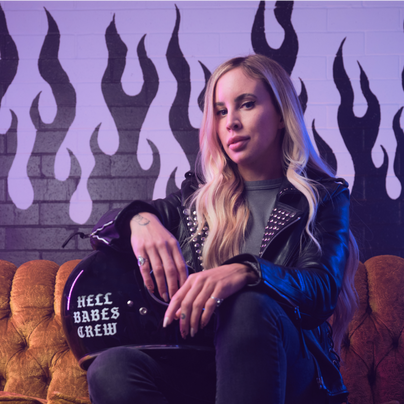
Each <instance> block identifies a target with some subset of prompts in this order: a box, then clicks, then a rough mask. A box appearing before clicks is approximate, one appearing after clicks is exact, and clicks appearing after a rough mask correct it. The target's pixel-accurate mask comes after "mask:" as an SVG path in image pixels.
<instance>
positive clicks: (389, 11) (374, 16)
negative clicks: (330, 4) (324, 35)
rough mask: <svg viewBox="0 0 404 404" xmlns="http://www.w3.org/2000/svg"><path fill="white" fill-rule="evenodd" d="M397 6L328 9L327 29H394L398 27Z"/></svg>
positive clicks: (398, 15)
mask: <svg viewBox="0 0 404 404" xmlns="http://www.w3.org/2000/svg"><path fill="white" fill-rule="evenodd" d="M398 11H399V8H397V9H393V8H384V7H380V8H370V9H364V8H360V9H354V8H347V9H328V10H327V30H328V31H334V32H343V31H351V32H352V31H367V30H371V31H379V30H383V31H395V30H397V29H400V26H401V21H400V13H399V12H398Z"/></svg>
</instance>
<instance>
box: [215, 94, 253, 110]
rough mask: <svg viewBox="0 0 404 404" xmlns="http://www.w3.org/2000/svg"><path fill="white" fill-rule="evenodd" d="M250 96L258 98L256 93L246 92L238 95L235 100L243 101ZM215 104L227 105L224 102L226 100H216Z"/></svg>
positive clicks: (217, 105)
mask: <svg viewBox="0 0 404 404" xmlns="http://www.w3.org/2000/svg"><path fill="white" fill-rule="evenodd" d="M248 97H252V98H255V99H257V96H256V95H254V94H251V93H244V94H240V95H238V96H237V97H236V98H235V99H234V102H240V101H242V100H244V99H245V98H248ZM214 106H215V107H224V106H225V103H224V102H215V103H214Z"/></svg>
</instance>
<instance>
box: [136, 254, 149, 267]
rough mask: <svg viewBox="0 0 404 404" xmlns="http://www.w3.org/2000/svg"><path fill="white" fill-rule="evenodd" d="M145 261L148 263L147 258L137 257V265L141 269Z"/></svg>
mask: <svg viewBox="0 0 404 404" xmlns="http://www.w3.org/2000/svg"><path fill="white" fill-rule="evenodd" d="M146 261H148V259H147V258H143V257H142V256H141V255H139V256H138V257H137V264H138V265H139V266H140V267H141V266H142V265H143V264H144V263H145V262H146Z"/></svg>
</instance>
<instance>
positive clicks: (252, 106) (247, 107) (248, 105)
mask: <svg viewBox="0 0 404 404" xmlns="http://www.w3.org/2000/svg"><path fill="white" fill-rule="evenodd" d="M254 105H255V102H254V101H247V102H245V103H244V104H243V107H244V108H246V109H251V108H254Z"/></svg>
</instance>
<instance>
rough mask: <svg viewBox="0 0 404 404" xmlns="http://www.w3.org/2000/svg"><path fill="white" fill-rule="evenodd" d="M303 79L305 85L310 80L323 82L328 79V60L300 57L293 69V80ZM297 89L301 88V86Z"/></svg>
mask: <svg viewBox="0 0 404 404" xmlns="http://www.w3.org/2000/svg"><path fill="white" fill-rule="evenodd" d="M299 77H300V78H301V79H302V80H303V81H304V82H305V83H306V81H308V80H323V79H326V78H327V58H326V57H321V56H313V57H304V56H302V57H298V58H297V61H296V65H295V67H294V68H293V72H292V79H293V80H294V81H298V78H299ZM295 87H296V88H300V84H299V86H298V87H297V86H296V85H295Z"/></svg>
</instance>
